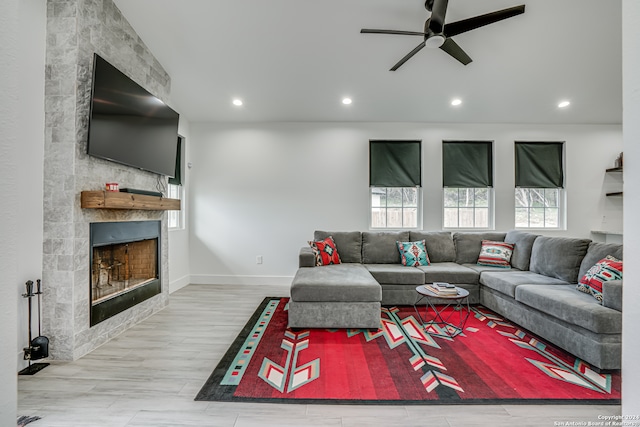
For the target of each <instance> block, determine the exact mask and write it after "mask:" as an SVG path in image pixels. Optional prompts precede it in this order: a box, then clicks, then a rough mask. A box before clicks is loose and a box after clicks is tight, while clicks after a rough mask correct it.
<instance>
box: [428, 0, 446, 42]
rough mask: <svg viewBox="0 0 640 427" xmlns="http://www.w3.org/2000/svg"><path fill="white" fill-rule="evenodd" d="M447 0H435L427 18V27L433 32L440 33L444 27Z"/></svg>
mask: <svg viewBox="0 0 640 427" xmlns="http://www.w3.org/2000/svg"><path fill="white" fill-rule="evenodd" d="M448 4H449V0H435V1H434V2H433V6H432V9H431V18H429V20H430V21H429V29H430V30H431V31H432V32H433V33H434V34H440V33H442V29H443V28H444V17H445V15H446V14H447V5H448Z"/></svg>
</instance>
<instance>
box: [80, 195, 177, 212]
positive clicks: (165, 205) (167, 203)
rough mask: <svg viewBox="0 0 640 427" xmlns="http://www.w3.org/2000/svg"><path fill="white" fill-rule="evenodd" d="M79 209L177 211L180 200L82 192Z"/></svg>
mask: <svg viewBox="0 0 640 427" xmlns="http://www.w3.org/2000/svg"><path fill="white" fill-rule="evenodd" d="M80 207H82V208H83V209H141V210H146V211H179V210H180V200H179V199H167V198H164V197H156V196H147V195H144V194H133V193H120V192H117V191H83V192H82V193H81V194H80Z"/></svg>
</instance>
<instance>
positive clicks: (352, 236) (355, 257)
mask: <svg viewBox="0 0 640 427" xmlns="http://www.w3.org/2000/svg"><path fill="white" fill-rule="evenodd" d="M329 236H331V237H333V241H334V242H336V248H337V249H338V252H339V253H340V260H341V261H342V262H347V263H348V262H362V233H361V232H359V231H321V230H316V231H315V232H314V233H313V239H314V240H323V239H326V238H327V237H329Z"/></svg>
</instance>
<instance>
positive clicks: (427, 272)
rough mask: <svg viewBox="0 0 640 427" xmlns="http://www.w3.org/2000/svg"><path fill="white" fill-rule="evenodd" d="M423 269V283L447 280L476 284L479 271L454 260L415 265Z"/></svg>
mask: <svg viewBox="0 0 640 427" xmlns="http://www.w3.org/2000/svg"><path fill="white" fill-rule="evenodd" d="M416 268H417V269H419V270H422V271H424V283H433V282H447V283H453V284H456V285H458V284H462V283H467V284H471V285H477V284H478V278H479V277H480V273H478V272H477V271H475V270H473V269H471V268H468V267H465V266H463V265H460V264H456V263H455V262H438V263H436V262H433V263H431V264H429V265H424V266H420V267H416Z"/></svg>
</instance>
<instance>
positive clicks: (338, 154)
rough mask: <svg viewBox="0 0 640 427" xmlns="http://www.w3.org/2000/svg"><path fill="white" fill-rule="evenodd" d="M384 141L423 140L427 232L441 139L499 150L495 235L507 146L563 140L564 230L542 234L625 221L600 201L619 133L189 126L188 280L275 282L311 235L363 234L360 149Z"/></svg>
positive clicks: (509, 224)
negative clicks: (479, 142) (485, 142)
mask: <svg viewBox="0 0 640 427" xmlns="http://www.w3.org/2000/svg"><path fill="white" fill-rule="evenodd" d="M384 138H388V139H421V140H422V141H423V187H424V193H423V200H424V218H423V228H424V229H425V230H438V229H441V227H442V212H441V211H442V194H441V191H442V190H441V183H442V178H441V176H442V171H441V158H442V154H441V141H442V140H443V139H478V140H492V141H495V176H494V187H495V196H496V197H495V199H496V206H497V209H496V225H495V228H496V229H497V230H509V229H512V228H513V227H514V222H513V203H514V191H513V185H514V184H513V183H514V169H513V157H514V152H513V141H514V140H541V141H566V158H567V161H566V163H567V164H566V188H567V193H568V204H569V209H568V229H567V230H566V231H560V232H553V233H546V234H555V235H567V236H584V237H590V236H591V235H590V231H591V230H593V229H598V230H599V229H602V216H603V212H604V211H605V210H607V221H608V222H609V223H610V224H611V223H612V222H615V221H618V222H621V220H622V211H621V209H622V207H621V205H620V206H618V207H617V208H616V207H615V206H613V207H612V206H610V204H611V202H610V201H608V200H606V199H605V197H604V187H605V186H606V185H607V183H606V181H605V180H606V179H607V178H606V177H605V172H604V170H605V169H606V168H608V167H612V166H613V163H614V160H615V158H616V157H617V155H618V154H619V152H620V151H622V129H621V126H595V125H593V126H542V125H475V124H473V125H455V124H435V125H432V124H418V123H270V124H224V125H223V124H203V123H197V124H195V123H194V124H192V125H191V138H190V141H189V145H190V147H191V158H192V159H193V163H194V166H193V170H192V171H191V185H190V192H191V193H190V205H191V206H190V207H191V210H192V212H195V216H193V218H192V221H191V230H190V232H191V236H190V239H191V244H190V247H191V251H190V255H191V256H190V259H191V266H190V267H191V268H190V270H191V274H192V280H193V282H196V283H256V282H259V283H265V282H279V283H282V281H284V280H289V279H290V277H292V276H293V274H294V273H295V270H296V267H297V254H298V251H299V248H300V247H301V246H303V245H304V244H305V242H306V240H308V239H309V238H311V237H312V233H313V230H315V229H326V230H366V229H367V228H368V226H369V222H368V216H367V214H368V141H369V139H384ZM616 209H617V210H616ZM258 255H262V256H263V260H264V263H263V264H261V265H258V264H256V256H258Z"/></svg>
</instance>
